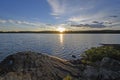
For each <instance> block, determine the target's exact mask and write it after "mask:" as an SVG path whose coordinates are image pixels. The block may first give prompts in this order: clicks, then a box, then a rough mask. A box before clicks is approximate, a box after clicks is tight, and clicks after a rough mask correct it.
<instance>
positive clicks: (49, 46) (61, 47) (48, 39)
mask: <svg viewBox="0 0 120 80" xmlns="http://www.w3.org/2000/svg"><path fill="white" fill-rule="evenodd" d="M100 43H106V44H107V43H108V44H109V43H111V44H117V43H118V44H120V34H34V33H26V34H24V33H17V34H12V33H4V34H0V60H2V59H3V58H5V57H6V56H8V55H10V54H13V53H16V52H21V51H35V52H39V53H45V54H50V55H54V56H57V57H60V58H64V59H72V57H71V55H75V56H77V57H79V55H80V54H81V53H83V52H84V51H85V50H86V49H89V48H91V47H96V46H100V45H99V44H100Z"/></svg>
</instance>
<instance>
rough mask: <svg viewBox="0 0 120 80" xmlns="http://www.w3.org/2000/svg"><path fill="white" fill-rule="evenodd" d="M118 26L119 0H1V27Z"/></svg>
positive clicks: (105, 27)
mask: <svg viewBox="0 0 120 80" xmlns="http://www.w3.org/2000/svg"><path fill="white" fill-rule="evenodd" d="M58 27H64V28H66V30H96V29H98V30H101V29H112V30H113V29H115V30H116V29H117V30H120V0H0V31H41V30H57V28H58Z"/></svg>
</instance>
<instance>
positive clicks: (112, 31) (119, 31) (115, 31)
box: [0, 30, 120, 34]
mask: <svg viewBox="0 0 120 80" xmlns="http://www.w3.org/2000/svg"><path fill="white" fill-rule="evenodd" d="M0 33H50V34H60V33H61V32H58V31H0ZM70 33H73V34H79V33H80V34H81V33H83V34H88V33H89V34H120V30H87V31H65V32H62V34H70Z"/></svg>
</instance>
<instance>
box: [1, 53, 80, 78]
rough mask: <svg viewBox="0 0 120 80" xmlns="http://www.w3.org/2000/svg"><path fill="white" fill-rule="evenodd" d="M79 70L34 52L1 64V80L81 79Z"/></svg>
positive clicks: (61, 61) (58, 59) (22, 54)
mask: <svg viewBox="0 0 120 80" xmlns="http://www.w3.org/2000/svg"><path fill="white" fill-rule="evenodd" d="M79 72H80V71H79V69H78V68H76V66H75V65H73V64H71V63H70V62H68V61H66V60H63V59H60V58H57V57H53V56H48V55H43V54H40V53H39V54H38V53H34V52H20V53H17V54H13V55H10V56H8V57H7V58H6V59H4V60H3V61H2V62H1V63H0V80H62V79H63V78H64V77H66V76H67V75H68V74H69V75H70V76H71V77H72V78H73V79H75V78H78V77H79Z"/></svg>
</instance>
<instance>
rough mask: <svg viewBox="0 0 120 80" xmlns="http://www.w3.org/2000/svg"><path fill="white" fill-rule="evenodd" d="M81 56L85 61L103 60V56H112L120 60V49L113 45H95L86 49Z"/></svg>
mask: <svg viewBox="0 0 120 80" xmlns="http://www.w3.org/2000/svg"><path fill="white" fill-rule="evenodd" d="M81 56H82V57H83V60H82V62H83V63H91V62H96V61H101V60H102V59H103V57H110V58H113V59H116V60H119V61H120V50H117V49H115V48H113V47H111V46H101V47H94V48H91V49H89V50H87V51H85V53H84V54H82V55H81Z"/></svg>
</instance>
